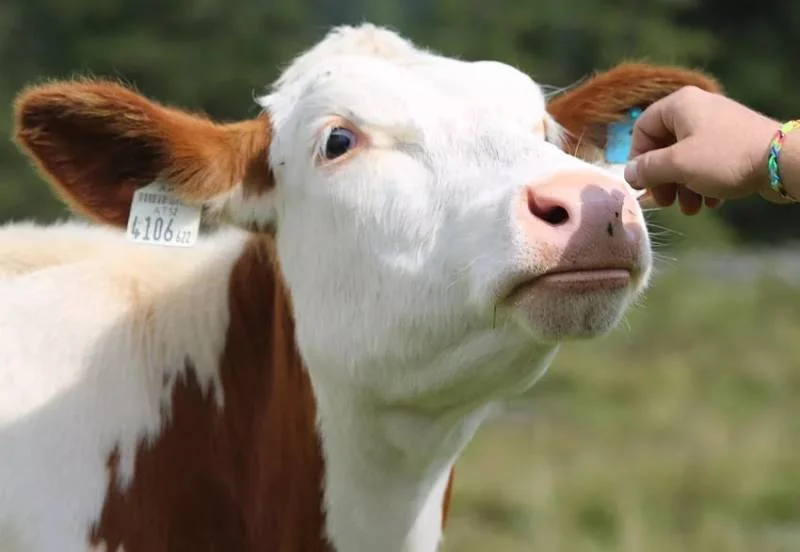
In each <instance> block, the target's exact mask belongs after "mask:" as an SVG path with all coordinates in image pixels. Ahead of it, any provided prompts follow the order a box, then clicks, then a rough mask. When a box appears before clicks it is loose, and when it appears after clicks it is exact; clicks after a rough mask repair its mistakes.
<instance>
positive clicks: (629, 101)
mask: <svg viewBox="0 0 800 552" xmlns="http://www.w3.org/2000/svg"><path fill="white" fill-rule="evenodd" d="M685 86H697V87H698V88H702V89H703V90H707V91H710V92H714V93H722V88H721V87H720V85H719V83H718V82H717V81H716V80H715V79H714V78H713V77H711V76H709V75H707V74H705V73H702V72H699V71H694V70H690V69H685V68H681V67H667V66H658V65H649V64H644V63H624V64H620V65H617V66H616V67H614V68H612V69H610V70H608V71H605V72H601V73H597V74H595V75H593V76H591V77H590V78H588V79H587V80H585V81H584V82H582V83H581V84H579V85H578V86H576V87H574V88H571V89H568V90H566V91H564V92H562V93H560V94H558V95H556V96H555V97H553V98H552V99H550V101H549V102H548V104H547V111H548V113H549V114H550V116H551V117H552V118H553V119H554V120H555V121H556V122H557V123H558V125H559V126H560V127H561V129H562V130H563V132H562V133H561V134H562V135H561V143H562V145H563V148H564V150H565V151H567V152H568V153H571V154H574V155H576V156H578V157H580V158H582V159H586V160H587V161H593V162H594V161H602V160H603V151H604V149H605V147H606V136H607V131H608V126H609V124H611V123H615V122H618V121H620V120H622V119H623V118H625V117H626V116H627V115H628V112H629V111H630V110H631V109H633V108H640V109H645V108H646V107H647V106H649V105H650V104H652V103H654V102H656V101H657V100H659V99H661V98H663V97H664V96H667V95H669V94H670V93H672V92H675V91H677V90H679V89H680V88H683V87H685Z"/></svg>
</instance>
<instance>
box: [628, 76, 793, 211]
mask: <svg viewBox="0 0 800 552" xmlns="http://www.w3.org/2000/svg"><path fill="white" fill-rule="evenodd" d="M779 127H780V123H778V122H777V121H774V120H772V119H770V118H768V117H766V116H764V115H761V114H760V113H757V112H755V111H753V110H751V109H749V108H747V107H745V106H743V105H741V104H739V103H737V102H735V101H734V100H731V99H729V98H726V97H725V96H722V95H719V94H713V93H710V92H706V91H704V90H701V89H700V88H696V87H692V86H689V87H685V88H682V89H680V90H678V91H676V92H674V93H672V94H670V95H669V96H666V97H665V98H662V99H661V100H659V101H657V102H655V103H653V104H652V105H651V106H650V107H648V108H647V109H646V110H644V111H643V112H642V114H641V115H640V116H639V118H638V119H637V121H636V124H635V125H634V130H633V139H632V145H631V154H630V159H631V161H630V162H629V163H628V165H627V166H626V168H625V179H626V180H627V181H628V183H629V184H631V186H633V187H634V188H637V189H644V188H649V189H650V190H649V191H650V194H651V195H652V199H653V201H654V202H655V203H656V204H657V205H659V206H661V207H666V206H669V205H672V204H673V203H674V202H675V200H676V199H677V201H678V203H679V204H680V208H681V211H682V212H683V213H685V214H687V215H694V214H697V213H699V212H700V210H701V209H702V207H703V204H704V203H705V205H706V206H707V207H716V206H717V205H719V204H720V203H721V200H723V199H734V198H741V197H746V196H749V195H753V194H757V193H758V194H761V195H762V197H764V198H766V199H768V200H770V201H774V202H776V203H781V202H783V200H782V199H781V198H780V196H778V195H777V194H776V193H774V192H772V191H771V190H770V189H769V176H768V172H767V157H768V154H769V144H770V140H771V139H772V137H773V136H774V134H775V132H776V131H777V130H778V128H779Z"/></svg>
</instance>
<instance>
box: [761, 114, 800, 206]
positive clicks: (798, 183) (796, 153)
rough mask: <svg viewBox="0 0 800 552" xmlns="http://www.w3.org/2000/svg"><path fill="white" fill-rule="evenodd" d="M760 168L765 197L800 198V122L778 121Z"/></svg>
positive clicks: (782, 200) (777, 200) (785, 200)
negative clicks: (799, 123)
mask: <svg viewBox="0 0 800 552" xmlns="http://www.w3.org/2000/svg"><path fill="white" fill-rule="evenodd" d="M756 169H757V181H758V183H759V185H758V190H759V194H760V195H761V197H763V198H764V199H766V200H768V201H771V202H773V203H781V204H786V203H795V202H798V201H800V125H798V124H797V123H795V122H793V123H791V124H787V123H781V122H776V121H774V122H773V128H772V134H771V135H770V137H769V140H768V146H767V148H766V152H765V153H764V154H763V156H762V158H761V159H760V161H759V162H758V163H757V164H756Z"/></svg>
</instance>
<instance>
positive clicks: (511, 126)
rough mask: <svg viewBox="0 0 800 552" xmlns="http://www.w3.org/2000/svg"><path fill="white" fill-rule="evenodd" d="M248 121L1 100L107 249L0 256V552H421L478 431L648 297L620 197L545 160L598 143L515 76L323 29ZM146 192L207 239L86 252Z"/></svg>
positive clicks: (640, 237)
mask: <svg viewBox="0 0 800 552" xmlns="http://www.w3.org/2000/svg"><path fill="white" fill-rule="evenodd" d="M698 78H699V77H698ZM682 79H683V80H682ZM685 80H686V79H685V78H683V77H681V76H680V74H679V75H678V77H676V78H673V79H672V81H670V82H671V83H672V84H669V85H663V86H662V87H661V88H660V89H659V90H658V91H656V92H652V91H651V93H650V95H649V96H648V95H647V94H645V95H644V97H641V95H640V96H639V97H636V98H632V99H631V100H629V101H628V103H631V105H633V104H634V103H635V102H633V100H634V99H635V100H637V101H639V100H642V99H644V100H648V99H649V100H652V99H654V94H655V96H657V95H658V94H662V95H663V94H664V93H666V92H667V91H669V88H670V86H673V87H674V84H675V82H683V81H685ZM601 84H602V86H601V88H602V90H604V91H606V92H607V91H608V90H607V89H608V83H605V84H603V83H602V82H601ZM603 86H605V87H606V88H603ZM612 89H613V87H612ZM260 104H261V105H262V107H263V108H264V114H263V115H262V116H260V117H258V118H256V119H254V120H252V121H245V122H242V123H234V124H230V125H218V124H215V123H212V122H210V121H208V120H207V119H205V118H202V117H199V116H195V115H190V114H186V113H183V112H179V111H177V110H172V109H170V108H166V107H163V106H159V105H157V104H154V103H152V102H149V101H148V100H145V99H143V98H141V97H140V96H138V95H136V94H134V93H133V92H131V91H129V90H126V89H123V88H122V87H120V86H118V85H115V84H111V83H97V82H79V83H66V84H64V83H56V84H51V85H47V86H45V87H40V88H33V89H32V90H30V91H28V92H26V93H25V94H23V95H22V96H21V99H20V101H19V103H18V140H19V141H20V144H21V145H22V147H23V149H25V151H26V152H27V153H28V154H29V155H30V156H31V157H32V159H34V160H35V161H36V163H37V165H38V166H39V168H40V169H41V171H42V173H43V174H44V175H45V177H47V178H48V179H49V180H50V181H51V183H52V184H53V186H54V189H55V190H56V192H57V193H59V194H60V195H61V196H62V197H63V198H64V199H65V200H66V201H67V202H68V203H70V205H72V206H73V207H74V208H75V209H76V210H78V211H81V212H83V213H84V214H86V215H88V216H90V217H91V218H92V219H94V220H95V221H97V222H100V223H103V225H102V226H100V225H83V224H79V223H67V224H65V225H61V226H57V227H35V226H31V225H22V226H19V225H11V226H8V227H6V228H4V229H3V230H2V231H0V254H2V255H3V257H2V259H0V335H2V336H3V341H2V348H0V382H2V385H0V451H2V454H0V548H2V550H3V552H50V551H59V552H84V551H86V550H105V551H114V552H116V551H121V550H124V551H125V552H168V551H169V552H173V551H183V550H186V551H190V550H191V551H208V552H212V551H213V552H217V551H228V550H236V551H241V552H256V551H258V552H265V551H286V552H288V551H299V550H302V551H304V552H314V551H331V552H332V551H334V550H335V551H337V552H360V551H367V550H370V551H371V550H381V551H386V552H433V551H435V550H436V549H437V548H438V545H439V543H440V541H441V538H442V526H443V524H444V521H445V518H446V512H447V504H448V501H449V489H450V486H451V484H452V472H453V466H454V464H455V461H456V459H457V458H458V456H459V454H460V453H461V451H462V450H463V448H464V447H465V446H466V445H467V443H468V442H469V440H470V438H471V437H472V435H473V434H474V432H475V431H476V430H477V428H478V427H479V425H480V423H481V421H482V420H483V419H485V417H486V416H487V415H488V413H489V412H490V410H491V408H492V407H493V406H494V405H495V404H497V403H498V401H501V400H503V399H505V398H508V397H511V396H514V395H517V394H519V393H521V392H523V391H525V390H526V389H528V388H529V387H530V386H531V385H533V383H534V382H535V381H536V379H537V378H539V377H540V376H541V374H542V373H543V371H544V369H545V368H546V367H547V365H548V364H549V362H550V361H551V360H552V358H553V356H554V354H555V353H556V350H557V347H558V344H559V342H560V341H562V340H563V339H572V338H587V337H591V336H594V335H600V334H603V333H605V332H607V331H609V330H610V329H611V328H612V327H614V326H615V324H616V323H617V321H618V320H619V318H620V317H621V316H622V314H623V312H624V310H625V309H626V308H627V306H628V305H629V304H630V302H631V301H632V300H633V299H634V298H635V297H636V296H637V295H638V294H639V293H641V291H642V290H643V289H644V287H645V286H646V284H647V281H648V278H649V273H650V268H651V256H650V249H649V242H648V238H647V232H646V229H645V226H644V221H643V217H642V213H641V210H640V209H639V208H638V206H637V204H636V201H635V197H634V195H633V194H632V192H631V191H630V190H629V189H627V188H626V187H625V186H624V183H622V182H621V181H620V180H618V179H614V178H612V177H610V176H608V174H607V173H605V172H604V171H603V170H601V169H598V168H597V167H594V166H592V165H590V164H588V163H586V162H584V161H582V160H580V159H578V158H576V157H574V156H572V155H569V154H568V153H565V152H564V151H563V149H562V148H563V143H562V138H563V133H564V129H566V131H568V132H570V133H572V134H574V132H575V130H574V128H573V126H574V125H575V124H579V126H586V127H587V128H588V126H589V124H590V123H596V122H598V121H596V120H591V121H586V122H585V123H576V120H577V119H576V116H575V112H574V110H573V111H571V112H569V113H567V111H563V112H564V113H567V115H565V118H564V119H563V121H564V122H563V123H559V122H558V119H559V117H558V116H554V115H553V114H552V113H548V112H547V111H546V109H545V100H544V96H543V95H542V93H541V89H540V88H539V87H538V85H536V84H535V83H533V81H531V80H530V79H529V78H527V77H526V76H524V75H522V74H521V73H519V72H518V71H516V70H514V69H512V68H510V67H508V66H505V65H502V64H498V63H493V62H492V63H489V62H481V63H478V64H470V63H467V62H462V61H457V60H451V59H447V58H444V57H441V56H438V55H435V54H432V53H429V52H426V51H423V50H419V49H417V48H415V47H414V46H413V45H411V44H410V43H408V42H406V41H404V40H403V39H401V38H400V37H398V36H397V35H394V34H393V33H389V32H387V31H382V30H379V29H375V28H373V27H371V26H364V27H362V28H357V29H349V28H346V29H339V30H337V31H335V32H333V33H332V34H331V35H330V36H329V37H327V38H326V39H325V40H324V41H323V42H322V43H321V44H319V45H317V46H316V47H315V48H313V49H312V50H310V51H309V52H307V53H306V54H304V55H303V56H301V57H299V58H298V59H297V60H296V61H295V63H294V64H293V65H292V66H291V67H290V68H289V69H287V71H286V72H285V73H284V75H283V76H282V77H281V79H279V81H278V83H277V84H276V86H275V88H274V90H273V92H272V93H271V94H269V95H268V96H265V97H264V98H262V99H261V100H260ZM567 105H570V104H567ZM572 107H574V106H572ZM593 107H594V108H596V107H597V106H596V105H595V106H593ZM617 107H619V106H616V105H615V107H614V108H615V109H616V108H617ZM589 111H590V112H592V110H589ZM595 111H596V109H595ZM593 113H594V112H593ZM599 122H601V123H602V122H603V120H602V117H601V119H600V120H599ZM606 122H608V121H606ZM156 180H160V181H164V182H167V183H169V184H170V186H172V187H173V188H174V192H175V194H176V196H177V197H179V198H180V199H181V200H182V201H184V202H186V203H189V204H193V205H197V206H203V207H204V208H205V211H204V217H205V223H206V224H207V226H208V227H219V228H218V229H217V230H214V231H210V232H209V233H208V235H207V236H206V237H204V238H202V239H201V240H200V241H199V242H198V243H197V244H196V245H195V246H193V247H192V248H189V249H179V250H175V249H170V248H162V247H148V246H142V245H139V244H133V243H130V242H128V241H127V240H126V238H125V236H124V234H123V232H122V231H121V230H120V229H117V228H109V226H112V227H113V226H117V227H120V226H124V225H125V222H126V221H127V216H128V212H129V210H130V198H131V195H132V193H133V191H135V190H136V189H137V188H139V187H141V186H143V185H146V184H148V183H150V182H153V181H156ZM234 226H236V227H238V228H234ZM252 230H256V231H252ZM53 243H57V244H59V245H58V247H54V246H53V245H52V244H53Z"/></svg>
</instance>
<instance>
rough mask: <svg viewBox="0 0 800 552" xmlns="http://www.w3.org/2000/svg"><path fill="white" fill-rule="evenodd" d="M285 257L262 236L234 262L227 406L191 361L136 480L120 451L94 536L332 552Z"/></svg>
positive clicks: (95, 539)
mask: <svg viewBox="0 0 800 552" xmlns="http://www.w3.org/2000/svg"><path fill="white" fill-rule="evenodd" d="M273 259H274V252H273V245H272V242H271V240H270V239H269V237H260V238H253V239H252V240H251V242H250V244H249V246H248V248H247V249H246V251H245V253H244V254H243V256H242V257H241V258H240V259H239V261H238V262H237V264H236V265H235V268H234V269H233V272H232V277H231V284H230V317H231V322H230V327H229V329H228V334H227V341H226V345H225V349H224V352H223V355H222V358H221V363H220V378H221V383H222V386H223V395H224V400H225V408H224V410H220V409H219V408H218V407H217V404H216V402H215V399H214V391H213V390H208V391H207V392H206V393H204V392H203V390H202V388H201V386H200V384H199V383H198V381H197V378H196V376H195V374H194V372H193V370H192V368H191V365H190V364H188V365H187V369H186V371H185V374H184V376H183V377H181V378H179V379H178V381H177V382H176V383H175V387H174V388H173V399H172V400H173V402H172V411H171V414H170V416H169V418H168V420H169V421H168V425H167V426H166V427H165V428H164V430H163V432H162V433H161V435H160V436H159V438H158V440H157V441H156V442H155V443H153V444H147V443H143V444H141V445H140V447H139V450H138V453H137V457H136V462H135V472H134V473H135V476H134V479H133V481H132V482H131V484H130V486H129V487H128V488H127V489H124V490H123V489H121V488H120V487H119V486H118V485H117V484H116V476H117V466H116V463H117V458H116V455H112V456H111V458H110V460H109V477H110V483H109V487H108V491H107V496H106V500H105V504H104V506H103V510H102V514H101V517H100V519H99V520H98V522H97V524H96V526H95V527H94V529H93V531H92V534H91V541H92V544H94V545H99V544H101V543H103V542H105V543H106V545H107V546H108V549H109V550H116V549H117V547H120V546H124V550H125V552H230V551H236V552H265V551H276V552H280V551H283V552H294V551H299V550H303V551H305V552H331V550H332V549H331V547H330V545H329V544H328V543H327V541H326V540H325V538H324V535H323V527H324V513H323V510H322V499H323V494H322V493H323V491H322V481H323V469H324V466H323V459H322V454H321V450H320V444H319V440H318V438H317V432H316V425H315V405H314V397H313V394H312V390H311V385H310V382H309V379H308V376H307V374H306V371H305V369H304V367H303V364H302V361H301V359H300V355H299V353H298V351H297V349H296V347H295V342H294V325H293V321H292V315H291V309H290V304H289V301H288V299H287V295H286V292H285V288H284V286H283V284H282V283H281V278H280V276H279V274H278V272H277V270H276V268H275V264H274V260H273Z"/></svg>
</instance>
